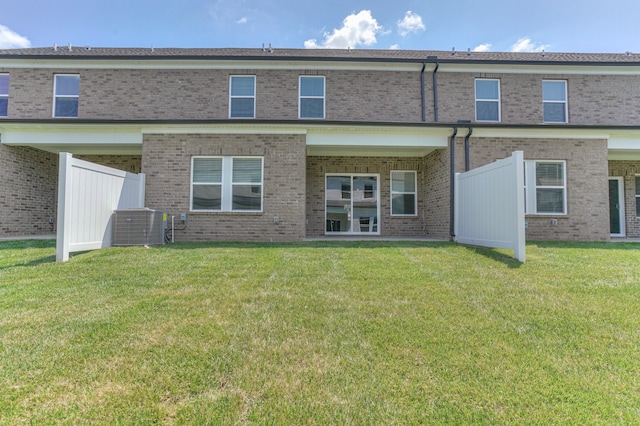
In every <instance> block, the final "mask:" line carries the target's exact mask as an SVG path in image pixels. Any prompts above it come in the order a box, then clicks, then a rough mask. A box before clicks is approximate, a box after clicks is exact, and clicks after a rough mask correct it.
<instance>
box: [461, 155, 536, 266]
mask: <svg viewBox="0 0 640 426" xmlns="http://www.w3.org/2000/svg"><path fill="white" fill-rule="evenodd" d="M454 214H455V235H456V236H455V240H456V242H459V243H462V244H472V245H477V246H485V247H496V248H505V249H511V250H513V251H514V257H515V258H516V259H518V260H519V261H520V262H524V261H525V230H524V226H525V225H524V155H523V152H522V151H515V152H514V153H513V155H512V156H511V157H509V158H505V159H504V160H499V161H496V162H494V163H491V164H487V165H486V166H483V167H479V168H477V169H474V170H470V171H468V172H465V173H458V174H456V178H455V211H454Z"/></svg>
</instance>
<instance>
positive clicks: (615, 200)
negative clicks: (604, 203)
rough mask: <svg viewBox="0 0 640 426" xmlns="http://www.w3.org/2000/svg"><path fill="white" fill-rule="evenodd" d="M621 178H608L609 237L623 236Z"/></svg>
mask: <svg viewBox="0 0 640 426" xmlns="http://www.w3.org/2000/svg"><path fill="white" fill-rule="evenodd" d="M622 200H623V198H622V178H609V227H610V229H611V231H610V232H611V235H623V234H624V222H623V215H622V209H623V204H622Z"/></svg>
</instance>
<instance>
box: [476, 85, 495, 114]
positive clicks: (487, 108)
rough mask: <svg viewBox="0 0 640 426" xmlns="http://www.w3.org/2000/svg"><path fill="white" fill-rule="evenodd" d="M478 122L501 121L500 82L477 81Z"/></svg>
mask: <svg viewBox="0 0 640 426" xmlns="http://www.w3.org/2000/svg"><path fill="white" fill-rule="evenodd" d="M476 121H500V80H495V79H487V78H477V79H476Z"/></svg>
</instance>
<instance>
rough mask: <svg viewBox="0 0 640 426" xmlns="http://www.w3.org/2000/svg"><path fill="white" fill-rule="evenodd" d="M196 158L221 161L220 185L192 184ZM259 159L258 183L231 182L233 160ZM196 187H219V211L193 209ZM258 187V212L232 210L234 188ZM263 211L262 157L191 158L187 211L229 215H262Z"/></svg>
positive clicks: (211, 183)
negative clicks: (228, 213) (225, 213)
mask: <svg viewBox="0 0 640 426" xmlns="http://www.w3.org/2000/svg"><path fill="white" fill-rule="evenodd" d="M198 158H219V159H221V160H222V181H221V183H217V182H210V183H203V182H197V183H196V182H194V181H193V172H194V163H195V160H196V159H198ZM243 158H250V159H260V182H259V183H257V182H234V181H233V162H234V160H235V159H243ZM198 185H202V186H205V185H221V191H220V197H221V200H220V209H194V208H193V188H194V186H198ZM242 185H244V186H247V185H250V186H259V187H260V209H258V210H234V209H233V188H234V186H242ZM263 209H264V157H259V156H242V155H237V156H214V155H197V156H193V157H191V185H190V194H189V210H190V211H191V212H193V213H207V212H209V213H211V212H231V213H262V212H263Z"/></svg>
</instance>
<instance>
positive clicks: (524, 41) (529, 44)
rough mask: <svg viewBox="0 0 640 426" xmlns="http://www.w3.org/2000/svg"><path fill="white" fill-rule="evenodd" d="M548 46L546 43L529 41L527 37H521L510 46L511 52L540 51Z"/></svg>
mask: <svg viewBox="0 0 640 426" xmlns="http://www.w3.org/2000/svg"><path fill="white" fill-rule="evenodd" d="M548 48H549V45H548V44H539V43H534V42H533V41H531V39H530V38H529V37H522V38H521V39H520V40H518V41H516V42H515V43H514V44H513V46H511V51H512V52H542V51H543V50H546V49H548Z"/></svg>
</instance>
